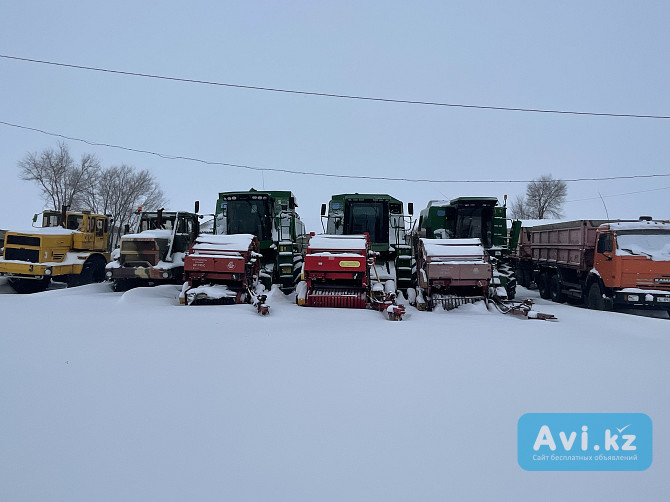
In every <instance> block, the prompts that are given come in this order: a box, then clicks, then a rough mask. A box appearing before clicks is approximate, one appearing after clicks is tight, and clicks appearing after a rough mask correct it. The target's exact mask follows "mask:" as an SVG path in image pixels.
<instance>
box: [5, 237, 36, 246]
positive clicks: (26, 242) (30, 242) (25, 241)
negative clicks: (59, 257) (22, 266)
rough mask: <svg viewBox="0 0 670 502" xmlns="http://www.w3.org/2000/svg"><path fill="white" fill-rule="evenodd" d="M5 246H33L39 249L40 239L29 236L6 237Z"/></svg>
mask: <svg viewBox="0 0 670 502" xmlns="http://www.w3.org/2000/svg"><path fill="white" fill-rule="evenodd" d="M5 244H6V245H8V246H9V245H12V244H13V245H15V246H34V247H40V238H39V237H31V236H29V235H11V234H10V235H8V236H7V238H6V242H5Z"/></svg>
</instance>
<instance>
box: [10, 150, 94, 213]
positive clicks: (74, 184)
mask: <svg viewBox="0 0 670 502" xmlns="http://www.w3.org/2000/svg"><path fill="white" fill-rule="evenodd" d="M18 165H19V169H20V174H19V176H20V178H21V179H23V180H26V181H32V182H34V183H36V184H37V185H38V186H39V187H40V190H41V192H42V197H43V199H44V203H45V204H46V205H50V206H51V208H52V209H60V208H61V206H63V205H67V206H70V208H71V209H74V210H81V209H86V207H85V204H86V202H85V198H86V197H85V194H86V193H87V192H89V191H90V190H92V189H93V188H94V187H95V184H96V180H97V177H98V175H99V172H100V162H99V161H98V159H97V158H96V157H95V155H91V154H83V155H82V156H81V159H80V160H79V162H78V163H77V162H75V160H74V159H73V158H72V157H71V156H70V151H69V149H68V147H67V145H66V144H65V143H62V142H61V143H58V148H55V149H54V148H47V149H46V150H43V151H42V152H41V153H37V152H36V153H29V154H27V155H26V156H25V157H24V159H23V160H21V161H19V164H18Z"/></svg>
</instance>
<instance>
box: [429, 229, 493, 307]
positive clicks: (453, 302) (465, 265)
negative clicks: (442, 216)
mask: <svg viewBox="0 0 670 502" xmlns="http://www.w3.org/2000/svg"><path fill="white" fill-rule="evenodd" d="M416 264H417V285H418V290H419V293H418V294H417V308H419V309H420V310H423V309H427V310H433V309H434V308H435V307H436V306H437V305H442V308H443V309H445V310H451V309H454V308H456V307H458V306H459V305H463V304H465V303H474V302H476V301H479V300H484V301H487V298H488V289H489V283H490V282H491V279H492V277H493V273H492V268H491V263H490V262H489V258H488V255H487V253H486V251H485V250H484V247H483V246H482V243H481V241H480V240H479V239H427V238H419V240H418V246H417V251H416Z"/></svg>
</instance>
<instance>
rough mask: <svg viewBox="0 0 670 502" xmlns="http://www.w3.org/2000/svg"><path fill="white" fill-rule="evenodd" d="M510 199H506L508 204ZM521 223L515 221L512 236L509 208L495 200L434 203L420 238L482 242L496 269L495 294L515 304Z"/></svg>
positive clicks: (421, 225) (425, 215)
mask: <svg viewBox="0 0 670 502" xmlns="http://www.w3.org/2000/svg"><path fill="white" fill-rule="evenodd" d="M506 201H507V196H505V202H506ZM520 230H521V222H520V221H513V222H512V224H511V228H510V230H509V232H508V229H507V207H506V204H503V205H502V206H501V205H499V204H498V199H496V198H495V197H458V198H456V199H452V200H451V201H448V202H447V201H430V203H429V204H428V206H427V207H426V208H425V209H423V210H422V211H421V213H420V216H419V230H418V233H417V235H416V237H415V241H414V245H415V247H416V246H418V241H417V239H418V238H422V237H423V238H427V239H438V238H439V239H471V238H476V239H479V240H480V241H481V244H482V246H483V247H484V249H486V251H487V253H488V255H489V256H490V259H491V264H492V265H493V279H492V285H493V286H495V287H496V288H498V287H502V288H504V291H503V290H500V289H495V290H493V292H495V293H497V294H499V295H502V296H505V297H507V298H508V299H510V300H512V299H513V298H514V296H515V294H516V282H517V281H516V277H515V274H514V268H513V266H512V264H511V254H512V252H513V251H514V250H515V249H516V245H517V242H518V239H519V233H520Z"/></svg>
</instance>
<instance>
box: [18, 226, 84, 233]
mask: <svg viewBox="0 0 670 502" xmlns="http://www.w3.org/2000/svg"><path fill="white" fill-rule="evenodd" d="M7 232H8V233H13V234H23V235H72V234H78V233H79V232H78V231H77V230H67V229H65V228H63V227H32V228H30V229H27V228H25V229H22V230H7Z"/></svg>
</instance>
